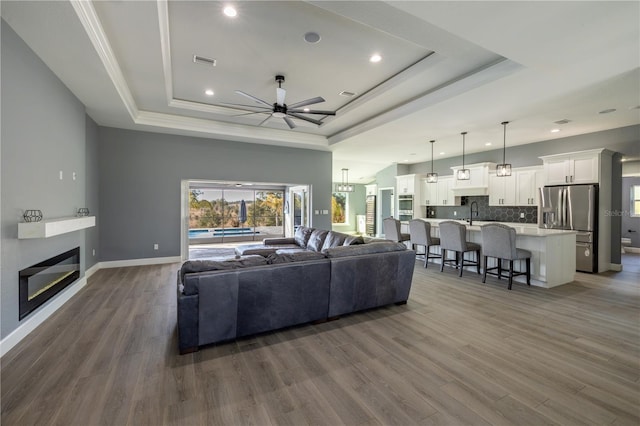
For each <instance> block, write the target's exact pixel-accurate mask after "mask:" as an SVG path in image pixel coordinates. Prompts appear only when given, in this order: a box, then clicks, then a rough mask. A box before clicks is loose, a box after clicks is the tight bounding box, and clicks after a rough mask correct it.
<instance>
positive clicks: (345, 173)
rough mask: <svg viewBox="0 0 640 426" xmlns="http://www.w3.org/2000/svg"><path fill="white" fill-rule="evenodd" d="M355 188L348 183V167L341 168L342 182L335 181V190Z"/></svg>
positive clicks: (353, 189) (348, 190)
mask: <svg viewBox="0 0 640 426" xmlns="http://www.w3.org/2000/svg"><path fill="white" fill-rule="evenodd" d="M355 189H356V188H355V187H354V186H353V185H350V184H349V169H342V182H341V183H336V192H353V191H355Z"/></svg>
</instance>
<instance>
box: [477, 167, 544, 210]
mask: <svg viewBox="0 0 640 426" xmlns="http://www.w3.org/2000/svg"><path fill="white" fill-rule="evenodd" d="M542 175H543V173H542V167H523V168H519V169H513V170H512V172H511V176H505V177H498V176H496V174H495V173H491V174H490V175H489V205H490V206H536V205H538V195H537V194H538V187H539V186H541V184H542Z"/></svg>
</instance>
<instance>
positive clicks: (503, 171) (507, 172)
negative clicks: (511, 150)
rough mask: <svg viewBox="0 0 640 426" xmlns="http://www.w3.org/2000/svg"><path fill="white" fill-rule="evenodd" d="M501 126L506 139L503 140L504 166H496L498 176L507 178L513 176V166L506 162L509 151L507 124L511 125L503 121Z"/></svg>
mask: <svg viewBox="0 0 640 426" xmlns="http://www.w3.org/2000/svg"><path fill="white" fill-rule="evenodd" d="M500 124H502V126H503V127H504V138H503V140H502V164H498V165H497V166H496V176H498V177H506V176H511V164H507V162H506V160H505V157H506V151H507V124H509V122H508V121H503V122H502V123H500Z"/></svg>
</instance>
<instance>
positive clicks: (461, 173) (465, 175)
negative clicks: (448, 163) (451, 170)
mask: <svg viewBox="0 0 640 426" xmlns="http://www.w3.org/2000/svg"><path fill="white" fill-rule="evenodd" d="M457 176H458V180H469V179H471V170H469V169H459V170H458V175H457Z"/></svg>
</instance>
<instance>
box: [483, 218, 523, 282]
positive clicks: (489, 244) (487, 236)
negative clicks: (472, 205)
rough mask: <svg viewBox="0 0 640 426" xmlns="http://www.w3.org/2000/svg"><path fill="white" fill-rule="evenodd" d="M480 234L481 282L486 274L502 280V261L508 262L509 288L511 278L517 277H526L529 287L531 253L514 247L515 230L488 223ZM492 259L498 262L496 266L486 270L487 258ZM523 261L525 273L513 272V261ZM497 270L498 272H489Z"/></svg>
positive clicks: (485, 277)
mask: <svg viewBox="0 0 640 426" xmlns="http://www.w3.org/2000/svg"><path fill="white" fill-rule="evenodd" d="M480 231H481V233H482V257H483V267H484V273H483V275H482V282H483V283H484V282H485V281H486V280H487V274H489V275H495V276H497V277H498V279H501V278H502V260H503V259H504V260H508V261H509V286H508V289H509V290H511V284H512V283H513V277H516V276H518V275H526V276H527V285H528V286H530V285H531V252H530V251H529V250H524V249H519V248H517V247H516V230H515V229H514V228H511V227H510V226H507V225H502V224H500V223H490V224H487V225H482V226H481V227H480ZM488 257H494V258H496V259H497V260H498V266H496V267H493V268H487V258H488ZM523 259H524V261H525V265H526V270H525V272H521V271H514V270H513V261H514V260H523ZM495 269H497V270H498V272H497V273H495V272H489V271H493V270H495Z"/></svg>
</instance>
